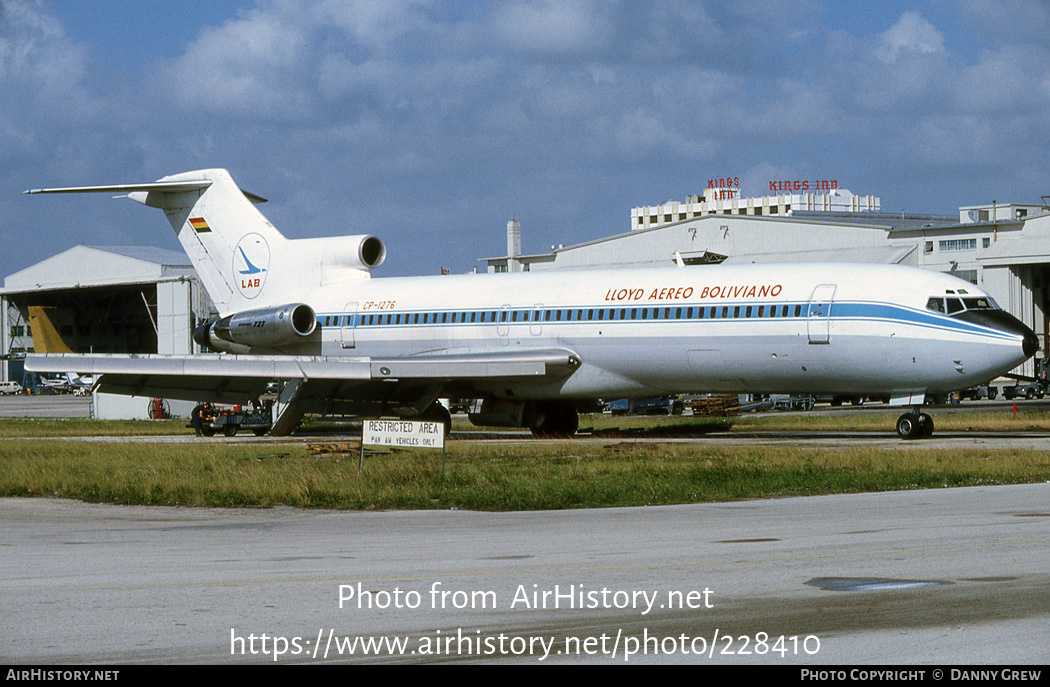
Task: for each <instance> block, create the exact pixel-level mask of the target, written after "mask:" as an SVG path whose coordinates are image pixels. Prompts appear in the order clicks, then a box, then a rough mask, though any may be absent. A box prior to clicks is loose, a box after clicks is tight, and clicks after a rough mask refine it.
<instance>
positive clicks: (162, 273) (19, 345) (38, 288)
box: [0, 246, 213, 419]
mask: <svg viewBox="0 0 1050 687" xmlns="http://www.w3.org/2000/svg"><path fill="white" fill-rule="evenodd" d="M212 311H213V306H212V304H211V300H210V299H209V298H208V296H207V293H206V292H205V291H204V289H203V287H202V286H201V283H200V281H199V279H198V278H197V274H196V272H195V271H194V270H193V267H192V266H191V265H190V261H189V259H188V258H187V257H186V255H185V254H183V253H182V252H179V251H171V250H165V249H161V248H150V247H141V246H136V247H127V246H76V247H74V248H70V249H69V250H67V251H64V252H62V253H59V254H58V255H55V256H52V257H50V258H48V259H46V260H44V261H42V262H39V263H37V264H35V265H32V266H30V267H27V268H25V269H24V270H21V271H19V272H16V273H14V274H12V275H10V276H8V277H6V278H5V279H4V287H3V289H0V314H2V317H3V326H2V328H0V350H2V352H3V355H4V362H5V364H4V365H3V370H2V374H3V380H13V381H17V382H19V383H20V384H22V386H24V387H26V388H32V387H33V385H34V382H35V381H37V380H35V379H32V378H29V379H27V377H35V375H32V373H26V372H25V371H24V369H23V367H22V365H23V363H22V361H21V357H22V356H23V355H24V354H25V353H32V352H73V353H169V354H187V353H194V352H199V350H200V347H199V346H197V345H196V344H195V343H194V342H193V339H192V332H193V327H194V326H195V324H196V323H198V322H203V321H205V320H206V319H207V318H208V316H209V313H210V312H212ZM149 400H150V399H146V398H137V397H126V396H115V395H111V394H96V395H95V399H94V405H95V407H94V409H93V411H94V415H95V416H96V417H102V418H121V419H124V418H146V417H148V416H149V407H148V406H149ZM182 405H187V404H185V403H181V402H177V401H173V402H170V406H172V408H171V410H172V413H173V414H175V415H179V416H188V415H189V409H187V408H182V407H181V406H182ZM188 405H189V406H190V407H192V404H188Z"/></svg>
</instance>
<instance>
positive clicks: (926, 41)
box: [875, 12, 945, 62]
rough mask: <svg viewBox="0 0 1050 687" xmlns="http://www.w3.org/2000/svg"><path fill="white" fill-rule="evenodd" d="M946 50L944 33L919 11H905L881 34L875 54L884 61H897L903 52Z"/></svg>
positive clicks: (940, 51)
mask: <svg viewBox="0 0 1050 687" xmlns="http://www.w3.org/2000/svg"><path fill="white" fill-rule="evenodd" d="M944 51H945V48H944V34H942V33H941V32H940V31H938V30H937V28H936V27H934V25H933V24H931V23H930V22H928V21H926V20H925V19H923V18H922V15H921V14H919V13H918V12H905V13H904V14H902V15H901V18H900V19H898V20H897V23H896V24H894V25H893V26H891V27H890V28H889V29H887V30H886V31H885V32H884V33H882V34H880V36H879V45H878V47H877V48H876V51H875V54H876V55H877V56H878V58H879V59H880V60H882V61H883V62H895V61H896V60H897V58H898V57H899V56H900V55H901V54H902V53H903V54H908V53H926V54H928V53H943V52H944Z"/></svg>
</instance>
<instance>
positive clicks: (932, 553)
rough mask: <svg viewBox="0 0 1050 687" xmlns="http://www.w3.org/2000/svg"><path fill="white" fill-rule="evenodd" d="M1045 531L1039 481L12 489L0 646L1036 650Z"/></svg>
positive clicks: (856, 653) (328, 654)
mask: <svg viewBox="0 0 1050 687" xmlns="http://www.w3.org/2000/svg"><path fill="white" fill-rule="evenodd" d="M1048 544H1050V485H1048V484H1035V485H1023V486H990V487H975V488H965V489H944V490H926V491H907V492H892V493H881V494H859V495H843V496H820V497H810V498H790V499H779V500H766V501H746V502H738V503H719V504H702V505H687V506H672V507H654V508H627V509H619V508H610V509H600V510H578V511H555V512H526V513H477V512H465V511H430V512H417V511H407V512H334V511H304V510H295V509H290V508H275V509H267V510H249V509H245V510H231V509H200V508H167V507H141V506H112V505H95V504H84V503H79V502H73V501H66V500H58V499H21V498H6V499H0V637H3V638H4V641H3V643H2V645H0V662H7V663H48V664H59V663H224V662H244V663H269V662H274V661H275V660H276V662H300V663H303V662H305V663H309V662H314V661H321V660H327V661H338V662H375V661H381V662H444V661H471V662H475V661H477V662H485V661H501V662H517V663H563V662H569V663H576V662H587V663H608V664H618V663H625V662H626V663H644V662H650V663H653V662H656V663H670V662H675V663H701V664H703V663H723V664H736V663H741V664H763V665H780V664H785V663H807V664H842V663H845V664H857V665H876V664H886V663H892V664H974V663H982V664H999V665H1005V664H1045V663H1047V662H1048V661H1050V645H1048V643H1047V641H1046V628H1047V627H1048V624H1050V557H1048V556H1047V553H1046V552H1047V548H1048ZM341 596H342V598H343V601H342V602H340V597H341ZM354 641H356V642H357V644H355V645H353V651H354V653H353V654H351V653H350V651H351V642H354ZM367 641H372V642H378V645H375V646H374V647H373V649H374V650H370V651H368V652H367V653H366V649H367V646H368V645H366V644H365V642H367Z"/></svg>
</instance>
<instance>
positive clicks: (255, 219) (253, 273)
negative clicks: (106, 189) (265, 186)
mask: <svg viewBox="0 0 1050 687" xmlns="http://www.w3.org/2000/svg"><path fill="white" fill-rule="evenodd" d="M200 182H208V185H207V186H204V187H201V188H189V189H187V188H185V187H180V186H168V184H182V183H186V184H191V185H196V184H197V183H200ZM157 183H158V185H160V184H163V185H164V186H158V187H157V188H153V189H146V190H141V191H133V192H131V193H130V194H129V197H130V198H131V199H132V200H134V201H137V202H139V203H142V204H143V205H148V206H150V207H156V208H160V209H161V210H163V211H164V214H165V215H167V216H168V221H169V222H170V223H171V228H172V229H174V230H175V234H176V235H177V236H178V237H179V243H181V244H182V248H183V250H185V251H186V255H188V256H189V258H190V261H191V262H192V263H193V266H194V268H195V269H196V270H197V274H198V275H199V276H200V278H201V281H202V282H203V283H204V288H205V289H207V291H208V295H210V296H211V299H212V301H214V303H215V306H216V308H218V310H219V313H220V314H222V315H226V314H229V313H232V312H238V311H241V310H246V309H250V308H255V307H265V306H267V305H273V304H274V303H276V302H277V300H280V299H279V298H277V299H271V298H267V297H266V294H267V292H268V291H269V292H270V293H272V292H273V291H274V289H269V290H267V288H266V286H267V284H268V282H270V281H271V279H270V271H271V261H270V259H271V256H273V255H280V254H282V253H283V251H284V244H285V243H287V239H285V237H284V236H283V235H282V234H281V232H279V231H277V229H276V228H275V227H274V226H273V225H272V224H270V222H269V221H267V219H266V218H265V217H263V215H262V213H260V212H259V211H258V210H256V209H255V207H254V205H253V203H255V202H264V201H263V199H261V198H259V197H258V196H251V195H249V194H246V193H244V192H243V191H241V189H240V188H238V187H237V184H236V183H234V181H233V178H232V177H231V176H230V174H229V172H227V171H226V170H224V169H207V170H200V171H196V172H186V173H184V174H176V175H174V176H169V177H164V178H163V179H161V180H160V181H159V182H157ZM274 281H276V280H274Z"/></svg>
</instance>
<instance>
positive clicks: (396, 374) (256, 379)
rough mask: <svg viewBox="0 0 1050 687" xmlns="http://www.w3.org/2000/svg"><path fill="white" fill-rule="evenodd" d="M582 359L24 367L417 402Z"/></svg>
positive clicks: (223, 390)
mask: <svg viewBox="0 0 1050 687" xmlns="http://www.w3.org/2000/svg"><path fill="white" fill-rule="evenodd" d="M579 365H580V359H579V357H578V356H577V355H576V354H575V353H573V352H572V351H569V350H565V349H557V348H555V349H526V350H501V351H485V352H468V353H447V352H439V353H431V354H424V355H414V356H404V357H397V358H368V357H348V358H328V357H309V356H260V355H209V354H202V355H184V356H179V355H126V354H96V355H87V354H74V353H52V354H44V355H32V354H31V355H27V356H26V362H25V369H26V370H29V371H30V372H71V371H72V372H78V373H80V374H86V375H95V378H96V383H95V388H96V389H97V390H99V391H102V392H107V393H115V394H124V395H131V396H154V397H159V398H172V399H182V400H188V401H198V400H210V401H213V402H217V403H241V404H244V403H248V402H249V401H251V400H252V399H256V398H258V397H259V395H260V394H262V393H263V391H264V390H265V388H266V385H267V384H268V383H269V382H271V381H273V380H298V381H299V382H300V385H299V392H298V396H299V397H301V398H303V399H309V398H313V399H326V400H328V401H339V400H369V399H375V400H388V399H390V400H392V399H394V398H395V397H398V400H400V401H409V402H411V398H410V397H411V390H412V389H428V390H431V391H433V390H434V389H435V388H436V387H438V386H443V385H446V384H456V385H458V386H459V387H461V388H468V389H469V388H471V387H473V386H475V385H481V386H484V385H486V384H489V383H492V382H496V381H499V380H510V379H517V380H520V379H529V378H532V379H544V378H547V377H554V376H562V377H564V376H568V375H569V374H571V373H572V372H573V371H575V370H576V368H578V367H579ZM434 393H436V392H434Z"/></svg>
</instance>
